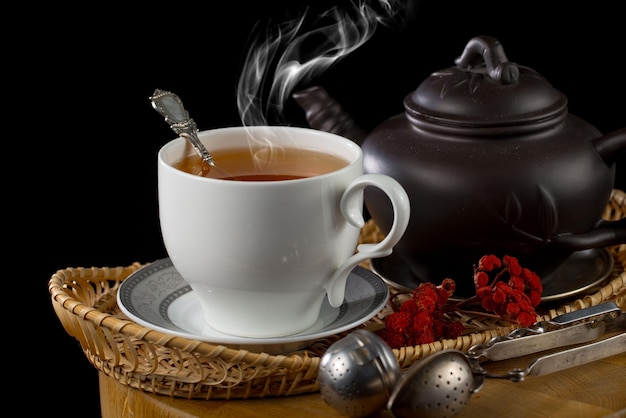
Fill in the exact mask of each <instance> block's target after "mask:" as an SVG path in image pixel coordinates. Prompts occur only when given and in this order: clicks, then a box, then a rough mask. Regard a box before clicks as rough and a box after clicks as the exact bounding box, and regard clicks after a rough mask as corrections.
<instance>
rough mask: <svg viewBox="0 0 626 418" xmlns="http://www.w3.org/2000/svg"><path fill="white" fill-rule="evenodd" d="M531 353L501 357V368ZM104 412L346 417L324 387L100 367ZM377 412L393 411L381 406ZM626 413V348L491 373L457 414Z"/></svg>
mask: <svg viewBox="0 0 626 418" xmlns="http://www.w3.org/2000/svg"><path fill="white" fill-rule="evenodd" d="M527 360H528V359H524V358H522V359H516V360H507V361H502V362H498V363H497V365H498V370H500V368H501V369H502V370H509V368H510V367H522V368H523V367H525V366H524V365H527V364H528V363H527ZM100 398H101V407H102V418H124V417H133V418H144V417H145V418H148V417H149V418H180V417H233V418H245V417H255V418H263V417H295V418H305V417H341V416H343V415H341V414H339V413H338V412H337V411H335V410H334V409H333V408H331V407H330V406H328V405H327V404H326V403H325V402H324V400H323V399H322V398H321V395H320V394H319V393H311V394H306V395H297V396H289V397H281V398H261V399H258V398H255V399H238V400H187V399H180V398H170V397H167V396H162V395H155V394H151V393H148V392H143V391H140V390H137V389H133V388H131V387H129V386H126V385H123V384H121V383H119V382H117V381H116V380H114V379H113V378H111V377H108V376H106V375H104V374H103V373H100ZM377 416H378V417H391V416H392V415H391V413H389V412H388V411H381V412H380V413H379V414H378V415H377ZM501 416H506V418H516V417H523V418H533V417H537V418H545V417H551V418H558V417H565V418H570V417H581V418H582V417H584V418H593V417H605V418H606V417H610V418H617V417H626V352H625V353H623V354H619V355H616V356H612V357H608V358H606V359H602V360H599V361H596V362H593V363H588V364H585V365H581V366H577V367H573V368H570V369H566V370H563V371H560V372H555V373H552V374H548V375H545V376H538V377H528V378H526V379H525V380H524V381H523V382H519V383H516V382H511V381H509V380H499V379H487V381H486V382H485V384H484V386H483V387H482V388H481V389H480V390H479V391H478V392H477V393H475V394H474V395H473V397H472V398H471V399H470V401H469V403H468V404H467V406H466V407H465V408H463V409H462V410H461V412H460V413H459V414H458V415H456V417H458V418H465V417H501Z"/></svg>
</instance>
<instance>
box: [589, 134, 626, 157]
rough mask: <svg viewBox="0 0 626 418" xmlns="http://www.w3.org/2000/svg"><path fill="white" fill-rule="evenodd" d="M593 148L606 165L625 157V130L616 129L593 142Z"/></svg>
mask: <svg viewBox="0 0 626 418" xmlns="http://www.w3.org/2000/svg"><path fill="white" fill-rule="evenodd" d="M594 146H595V148H596V151H598V154H600V156H601V157H602V159H603V160H604V162H605V163H606V165H608V166H610V165H612V164H613V163H615V162H617V160H618V159H619V158H620V157H621V156H623V155H626V128H622V129H618V130H616V131H613V132H610V133H608V134H606V135H604V136H601V137H599V138H596V139H595V140H594Z"/></svg>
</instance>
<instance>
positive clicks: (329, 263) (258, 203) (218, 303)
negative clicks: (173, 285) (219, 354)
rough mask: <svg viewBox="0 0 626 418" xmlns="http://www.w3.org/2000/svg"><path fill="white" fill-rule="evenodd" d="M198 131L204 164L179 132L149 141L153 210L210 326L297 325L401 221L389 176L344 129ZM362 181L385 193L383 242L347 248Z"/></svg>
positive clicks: (252, 333)
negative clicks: (153, 153)
mask: <svg viewBox="0 0 626 418" xmlns="http://www.w3.org/2000/svg"><path fill="white" fill-rule="evenodd" d="M199 138H200V140H201V141H202V143H203V144H204V145H205V146H206V148H207V149H208V150H210V152H211V155H212V156H213V160H214V161H215V164H216V167H206V166H204V167H203V164H204V163H202V162H201V161H200V159H199V158H198V157H197V156H195V155H194V151H193V150H192V149H191V147H189V145H188V144H187V142H186V141H185V139H183V138H180V137H179V138H176V139H174V140H172V141H170V142H169V143H167V144H165V145H164V146H163V147H162V148H161V150H160V151H159V154H158V202H159V221H160V226H161V233H162V236H163V242H164V245H165V248H166V250H167V253H168V255H169V257H170V259H171V261H172V264H173V265H174V267H175V268H176V270H177V271H178V272H179V273H180V275H181V276H182V278H183V279H184V280H185V281H186V282H187V283H188V284H189V285H190V286H191V288H192V290H193V291H194V292H195V293H196V294H197V297H198V299H199V301H200V305H201V306H202V312H203V314H204V319H205V321H206V323H207V324H208V325H209V326H211V327H212V328H214V329H216V330H218V331H220V332H223V333H226V334H231V335H236V336H240V337H254V338H264V337H280V336H286V335H291V334H295V333H298V332H301V331H304V330H306V329H307V328H309V327H311V326H312V325H313V324H314V323H315V322H316V321H317V319H318V316H319V313H320V308H321V306H322V302H323V301H324V298H326V297H328V301H329V303H330V305H331V306H332V307H338V306H340V305H341V304H342V302H343V299H344V293H345V287H346V286H345V285H346V280H347V277H348V275H349V273H350V272H351V271H352V269H354V268H355V267H356V266H357V265H358V264H359V263H360V262H362V261H364V260H366V259H369V258H373V257H384V256H387V255H389V254H390V253H391V251H392V248H393V246H394V245H395V244H396V243H397V242H398V240H399V239H400V238H401V236H402V234H403V233H404V231H405V229H406V227H407V224H408V221H409V215H410V206H409V201H408V196H407V194H406V192H405V191H404V189H403V188H402V187H401V186H400V184H399V183H398V182H397V181H396V180H394V179H393V178H391V177H388V176H386V175H380V174H373V175H372V174H363V153H362V151H361V148H360V147H359V146H358V145H356V144H355V143H354V142H352V141H350V140H349V139H346V138H343V137H341V136H338V135H335V134H331V133H327V132H322V131H317V130H314V129H309V128H295V127H278V126H274V127H268V126H260V127H233V128H222V129H215V130H209V131H203V132H200V133H199ZM370 186H372V187H376V188H379V189H381V190H382V191H383V192H384V193H385V194H386V196H387V197H388V198H389V200H390V205H391V207H392V208H393V212H394V219H395V221H394V223H393V226H392V227H391V229H390V231H389V232H388V234H387V235H386V237H385V239H384V240H383V241H381V242H380V243H377V244H367V245H360V246H359V247H358V249H357V248H356V244H357V241H358V237H359V233H360V228H361V227H362V226H363V223H364V220H363V190H364V189H365V188H366V187H370ZM355 250H357V251H355Z"/></svg>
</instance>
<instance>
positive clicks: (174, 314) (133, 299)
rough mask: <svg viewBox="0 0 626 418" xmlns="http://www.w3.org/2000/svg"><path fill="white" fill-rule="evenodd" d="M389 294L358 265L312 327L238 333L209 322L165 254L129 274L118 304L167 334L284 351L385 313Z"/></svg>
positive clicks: (280, 352)
mask: <svg viewBox="0 0 626 418" xmlns="http://www.w3.org/2000/svg"><path fill="white" fill-rule="evenodd" d="M388 297H389V288H388V287H387V285H386V284H385V282H384V281H383V280H382V279H381V278H380V277H378V276H377V275H376V274H375V273H373V272H371V271H370V270H368V269H366V268H363V267H360V266H357V267H356V268H355V269H353V270H352V272H351V273H350V275H349V276H348V280H347V284H346V296H345V299H344V302H343V304H342V305H341V306H340V307H338V308H332V307H331V306H330V304H329V303H328V300H327V299H326V300H325V301H324V303H323V305H322V308H321V310H320V317H319V319H318V321H317V322H316V323H315V324H314V325H313V326H312V327H311V328H309V329H307V330H305V331H303V332H300V333H298V334H293V335H289V336H285V337H276V338H244V337H237V336H232V335H227V334H223V333H221V332H219V331H216V330H214V329H213V328H211V327H210V326H208V325H207V324H205V322H204V318H203V316H202V312H201V307H200V302H199V300H198V298H197V295H196V294H195V292H194V291H193V290H192V289H191V287H190V286H189V285H188V284H187V283H186V282H185V281H184V280H183V278H182V277H181V276H180V274H179V273H178V271H177V270H176V269H175V268H174V266H173V265H172V263H171V261H170V259H169V258H164V259H161V260H157V261H155V262H153V263H151V264H149V265H147V266H145V267H142V268H141V269H139V270H137V271H135V272H134V273H132V274H131V275H129V276H128V277H127V278H126V279H125V280H124V281H123V282H122V283H121V285H120V288H119V289H118V292H117V303H118V306H119V307H120V309H121V310H122V312H123V313H124V314H125V315H126V316H127V317H128V318H129V319H131V320H133V321H135V322H137V323H138V324H141V325H143V326H145V327H148V328H151V329H154V330H157V331H161V332H163V333H167V334H172V335H176V336H179V337H183V338H188V339H192V340H199V341H205V342H210V343H213V344H223V345H228V346H229V347H230V348H236V349H246V350H250V351H255V352H260V351H263V352H267V353H270V354H282V353H286V352H290V351H295V350H299V349H301V348H303V347H306V346H307V345H308V344H309V343H310V342H312V341H315V340H317V339H320V338H323V337H327V336H330V335H333V334H337V333H340V332H343V331H347V330H349V329H351V328H355V327H357V326H358V325H361V324H362V323H364V322H365V321H367V320H369V319H370V318H372V317H373V316H374V315H376V314H377V313H378V312H380V310H381V309H382V308H383V307H384V305H385V303H386V302H387V299H388Z"/></svg>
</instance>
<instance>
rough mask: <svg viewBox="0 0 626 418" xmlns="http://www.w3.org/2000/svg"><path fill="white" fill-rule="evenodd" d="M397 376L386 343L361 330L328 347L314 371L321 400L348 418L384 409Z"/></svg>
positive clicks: (398, 370) (395, 367) (391, 354)
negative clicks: (316, 375)
mask: <svg viewBox="0 0 626 418" xmlns="http://www.w3.org/2000/svg"><path fill="white" fill-rule="evenodd" d="M399 378H400V366H399V365H398V362H397V360H396V358H395V356H394V354H393V352H392V351H391V349H390V348H389V346H387V345H386V344H385V343H384V342H383V341H382V340H381V339H380V338H378V337H377V336H376V335H375V334H374V333H372V332H371V331H367V330H365V329H359V330H356V331H353V332H352V333H350V334H348V335H347V336H346V337H344V338H342V339H341V340H339V341H337V342H335V343H334V344H332V345H331V346H330V347H328V350H327V351H326V353H324V355H323V356H322V358H321V361H320V367H319V373H318V380H319V383H320V392H321V395H322V399H323V400H324V401H325V402H326V403H327V404H328V405H330V406H332V407H333V408H335V410H337V411H338V412H340V413H342V414H345V415H347V416H349V417H365V416H368V415H372V414H374V413H376V412H378V411H380V410H382V409H385V406H386V404H387V400H388V399H389V396H390V394H391V392H392V390H393V387H394V385H395V384H396V382H397V381H398V379H399Z"/></svg>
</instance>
